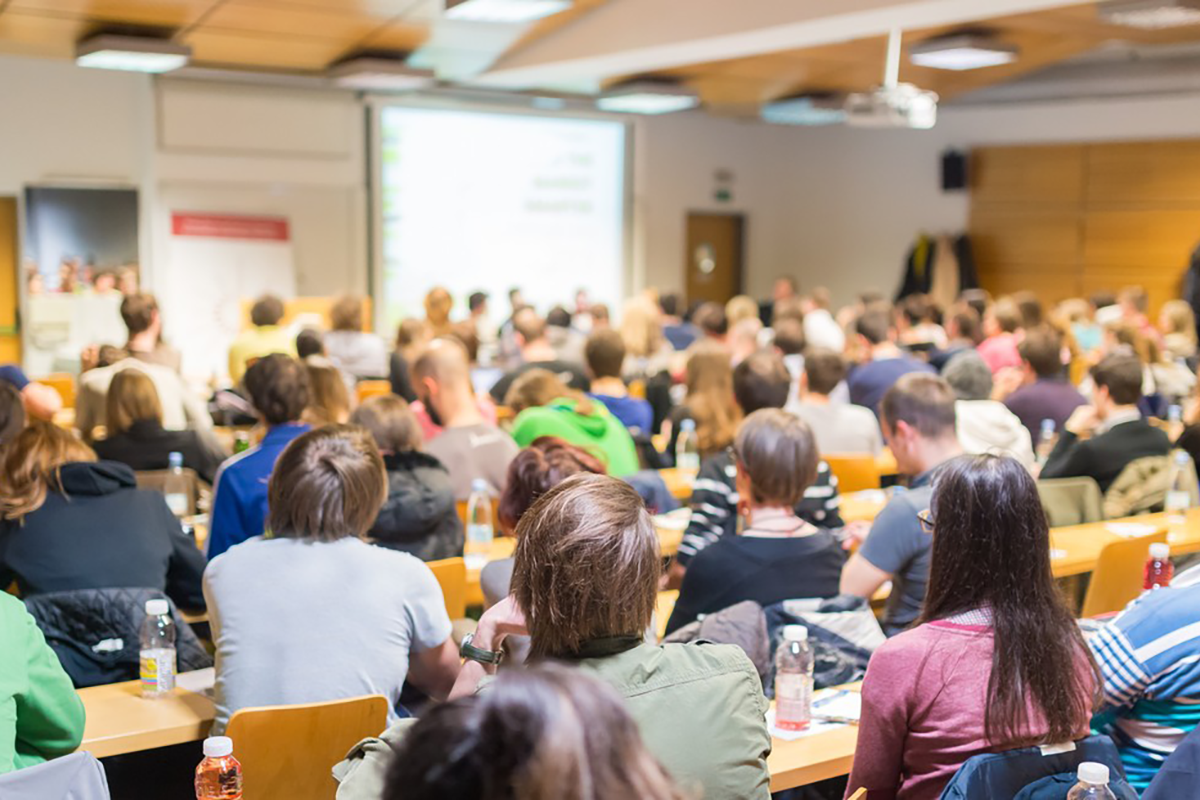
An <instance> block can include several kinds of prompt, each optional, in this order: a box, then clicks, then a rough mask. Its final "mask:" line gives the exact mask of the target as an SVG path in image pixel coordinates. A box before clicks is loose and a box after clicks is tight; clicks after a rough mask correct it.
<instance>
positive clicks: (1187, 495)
mask: <svg viewBox="0 0 1200 800" xmlns="http://www.w3.org/2000/svg"><path fill="white" fill-rule="evenodd" d="M1191 462H1192V457H1191V456H1189V455H1188V454H1187V451H1185V450H1176V451H1175V452H1174V453H1173V454H1172V455H1171V476H1170V478H1171V479H1170V483H1168V484H1167V503H1166V512H1167V522H1168V524H1170V525H1182V524H1184V523H1185V522H1187V510H1188V506H1190V505H1191V504H1192V490H1193V488H1194V487H1193V486H1192V480H1193V478H1192V475H1193V474H1194V473H1193V471H1192V470H1191V469H1188V467H1189V466H1190V465H1191Z"/></svg>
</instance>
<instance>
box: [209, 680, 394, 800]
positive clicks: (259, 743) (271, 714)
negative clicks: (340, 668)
mask: <svg viewBox="0 0 1200 800" xmlns="http://www.w3.org/2000/svg"><path fill="white" fill-rule="evenodd" d="M387 714H388V701H387V698H385V697H382V696H380V695H368V696H366V697H352V698H348V699H345V700H332V701H330V702H327V703H308V704H305V705H295V706H272V707H268V708H244V709H242V710H241V711H238V712H237V713H236V714H234V715H233V718H232V719H230V720H229V725H228V726H226V728H225V735H226V736H228V737H229V738H231V739H233V754H234V756H236V757H237V760H238V761H240V762H241V764H242V775H243V790H244V793H245V796H246V797H252V798H254V800H329V798H331V797H333V796H334V795H335V794H336V793H337V783H336V782H335V781H334V779H333V774H332V770H333V766H334V764H337V763H338V762H339V761H341V760H342V759H343V758H345V757H346V753H348V752H350V748H352V747H354V745H355V744H357V743H358V742H360V741H362V740H363V739H365V738H367V737H368V736H378V735H379V734H380V733H382V732H383V729H384V728H385V727H387Z"/></svg>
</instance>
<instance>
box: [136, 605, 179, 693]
mask: <svg viewBox="0 0 1200 800" xmlns="http://www.w3.org/2000/svg"><path fill="white" fill-rule="evenodd" d="M140 655H141V659H140V661H141V670H140V672H141V678H142V697H149V698H158V697H164V696H166V695H168V694H170V693H171V692H173V691H174V690H175V621H174V620H173V619H171V606H170V604H169V603H167V601H166V600H147V601H146V619H145V620H144V621H143V622H142V633H141V654H140Z"/></svg>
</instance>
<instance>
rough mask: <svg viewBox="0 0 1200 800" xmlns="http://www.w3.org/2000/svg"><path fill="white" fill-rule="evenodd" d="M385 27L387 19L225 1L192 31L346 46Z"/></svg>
mask: <svg viewBox="0 0 1200 800" xmlns="http://www.w3.org/2000/svg"><path fill="white" fill-rule="evenodd" d="M386 23H387V18H386V17H372V16H368V15H365V14H357V13H347V12H345V11H335V10H332V9H321V8H315V7H308V6H301V5H294V4H290V3H289V4H280V3H273V4H272V3H263V2H261V0H227V2H225V3H223V4H221V5H220V6H218V7H217V8H216V9H214V10H213V11H212V12H211V13H210V14H208V16H206V17H205V18H204V20H203V21H202V22H201V23H200V25H199V26H198V27H197V28H196V29H195V30H197V31H210V30H212V31H215V30H223V31H238V32H241V33H254V34H260V33H265V34H271V35H276V36H289V37H290V36H297V37H304V38H308V39H330V40H337V41H340V42H342V44H343V45H346V44H348V43H351V42H356V41H359V40H360V39H362V38H363V37H365V36H367V35H369V34H370V33H372V32H373V31H375V30H377V29H378V28H380V27H381V26H383V25H385V24H386Z"/></svg>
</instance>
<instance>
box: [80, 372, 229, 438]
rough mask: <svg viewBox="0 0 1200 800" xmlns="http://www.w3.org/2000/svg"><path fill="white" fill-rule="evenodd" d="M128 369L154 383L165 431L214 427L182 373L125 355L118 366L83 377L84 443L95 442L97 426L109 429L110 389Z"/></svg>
mask: <svg viewBox="0 0 1200 800" xmlns="http://www.w3.org/2000/svg"><path fill="white" fill-rule="evenodd" d="M127 369H136V370H139V371H140V372H142V373H144V374H145V375H146V377H148V378H149V379H150V380H151V381H153V382H154V390H155V392H157V394H158V401H159V403H160V404H161V405H162V411H163V427H164V428H166V429H167V430H170V431H181V430H185V429H188V428H191V429H194V430H200V431H204V430H209V429H211V428H212V417H211V416H209V413H208V409H207V408H206V407H205V405H204V403H203V402H202V401H201V400H200V399H199V398H197V397H196V396H195V395H194V394H193V393H192V391H191V389H189V388H188V386H187V384H185V383H184V382H183V379H182V378H180V377H179V374H178V373H176V372H175V371H174V370H172V369H170V368H169V367H163V366H160V365H158V364H153V363H150V362H147V361H141V360H138V359H136V358H133V357H131V356H126V355H122V357H121V358H120V360H118V361H117V362H116V363H114V364H111V365H109V366H107V367H97V368H96V369H90V370H88V371H87V372H85V373H83V374H82V375H81V376H79V392H78V395H77V396H76V398H75V427H76V428H78V429H79V431H80V433H81V434H82V435H83V438H84V441H91V439H92V437H93V432H94V431H95V428H96V426H98V425H104V426H105V427H107V426H108V424H109V423H108V419H107V416H106V408H107V404H108V400H107V398H108V387H109V385H110V384H111V383H112V379H113V376H115V375H116V374H117V373H118V372H121V371H123V370H127Z"/></svg>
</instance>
